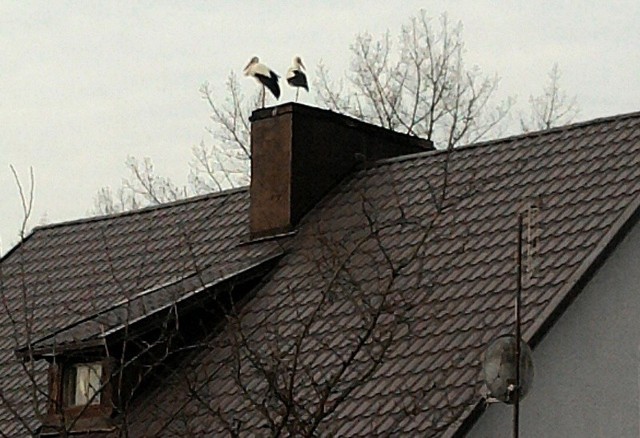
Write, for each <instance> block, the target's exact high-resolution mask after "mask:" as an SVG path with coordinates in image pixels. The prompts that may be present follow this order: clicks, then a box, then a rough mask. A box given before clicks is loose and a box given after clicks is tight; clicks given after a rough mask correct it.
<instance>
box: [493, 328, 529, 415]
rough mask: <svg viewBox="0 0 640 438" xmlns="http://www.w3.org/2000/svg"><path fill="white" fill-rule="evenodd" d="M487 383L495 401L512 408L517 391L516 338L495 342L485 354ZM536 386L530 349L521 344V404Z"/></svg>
mask: <svg viewBox="0 0 640 438" xmlns="http://www.w3.org/2000/svg"><path fill="white" fill-rule="evenodd" d="M482 371H483V373H484V382H485V384H486V385H487V388H488V389H489V393H490V394H491V396H492V397H495V398H497V399H498V400H500V401H502V402H504V403H509V404H513V403H515V401H516V400H515V389H516V338H515V336H512V335H504V336H500V337H499V338H497V339H495V340H494V341H493V342H491V344H489V347H487V350H486V351H485V353H484V361H483V363H482ZM532 382H533V361H532V360H531V349H530V348H529V346H528V345H527V343H526V342H524V341H522V340H520V400H522V399H523V398H524V397H525V396H526V395H527V393H528V392H529V389H531V383H532Z"/></svg>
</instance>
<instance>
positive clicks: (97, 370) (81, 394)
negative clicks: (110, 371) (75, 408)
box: [74, 363, 102, 405]
mask: <svg viewBox="0 0 640 438" xmlns="http://www.w3.org/2000/svg"><path fill="white" fill-rule="evenodd" d="M74 368H75V371H76V372H75V374H76V381H75V387H76V388H75V397H74V404H75V405H86V404H87V403H89V402H91V404H98V403H100V392H99V390H100V378H101V377H102V366H101V365H100V364H99V363H92V364H78V365H75V367H74ZM94 394H95V397H94Z"/></svg>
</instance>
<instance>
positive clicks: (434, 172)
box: [0, 113, 640, 437]
mask: <svg viewBox="0 0 640 438" xmlns="http://www.w3.org/2000/svg"><path fill="white" fill-rule="evenodd" d="M445 168H446V170H447V171H446V172H445ZM445 173H446V175H447V176H446V178H445ZM445 180H446V182H447V185H446V190H445V193H446V199H445V202H444V204H443V206H444V208H443V210H442V211H441V212H438V211H436V208H435V205H436V204H437V202H438V201H437V200H438V199H440V195H441V194H442V188H443V184H444V182H445ZM434 199H435V200H436V202H435V203H434ZM639 200H640V113H635V114H628V115H622V116H617V117H612V118H607V119H599V120H594V121H591V122H586V123H581V124H576V125H572V126H568V127H564V128H559V129H553V130H550V131H545V132H540V133H532V134H529V135H525V136H518V137H512V138H508V139H504V140H498V141H494V142H489V143H485V144H481V145H476V146H472V147H464V148H460V149H458V150H455V151H453V152H451V153H450V154H449V153H446V152H427V153H423V154H418V155H413V156H408V157H404V158H399V159H393V160H386V161H383V162H379V163H377V164H375V165H373V166H370V167H368V168H367V169H364V170H361V171H358V172H357V173H355V174H354V175H353V176H352V177H349V178H347V179H346V180H345V181H343V183H342V184H340V185H339V187H337V188H336V189H335V190H334V191H333V192H332V193H331V194H330V195H329V196H327V197H326V198H325V199H324V200H323V201H322V202H321V203H320V204H319V205H318V206H317V207H316V208H315V209H314V210H312V211H311V213H309V214H308V215H307V216H306V217H305V218H304V220H303V222H302V223H301V225H300V227H299V232H298V234H297V235H296V236H295V237H293V238H291V239H290V240H289V241H288V242H286V250H287V253H286V255H285V256H284V257H283V258H282V260H280V262H279V263H278V265H277V266H276V268H275V269H274V271H273V272H272V274H271V276H270V277H269V278H268V279H267V280H266V281H265V282H264V284H263V285H262V286H261V287H260V288H259V289H258V290H257V291H256V292H255V296H254V297H253V298H252V299H251V300H250V301H248V302H247V303H246V305H245V307H244V309H243V312H244V317H243V319H242V327H243V328H242V334H243V335H246V338H247V340H246V344H243V345H245V346H246V347H247V348H244V349H243V350H242V349H241V350H242V351H241V356H242V355H244V356H243V357H245V358H246V357H248V356H250V355H251V354H254V356H253V357H254V358H255V357H261V358H264V359H270V360H271V362H269V360H267V365H268V366H271V367H276V366H284V367H285V368H286V367H289V368H288V369H292V368H291V367H292V365H291V364H292V361H291V360H292V358H293V357H294V355H293V353H290V352H291V351H294V350H295V344H296V343H295V341H296V340H298V339H300V337H301V336H303V339H302V341H303V342H302V343H301V345H302V347H301V349H300V351H301V353H300V355H298V356H297V357H298V363H297V364H296V367H297V368H296V370H297V374H296V378H295V379H293V381H294V382H295V385H294V386H295V391H294V393H295V394H296V395H297V397H299V398H300V399H301V400H305V403H302V404H303V405H304V406H306V407H307V408H308V409H310V410H311V409H313V408H314V406H317V405H318V399H319V398H318V397H319V393H318V391H319V389H318V388H322V387H323V386H322V385H323V379H326V377H327V376H331V375H335V373H337V372H339V371H340V370H341V369H342V368H341V367H342V366H343V365H344V364H345V363H347V362H348V363H350V364H351V365H350V366H349V367H348V368H347V369H346V370H343V371H344V373H343V374H342V379H340V384H339V385H337V386H334V387H333V389H334V392H332V393H331V394H330V396H329V397H328V399H327V401H326V403H325V404H324V406H325V409H330V408H331V407H332V403H333V402H336V400H337V399H338V398H339V395H340V394H342V393H343V392H345V391H349V392H348V396H346V397H345V400H344V401H341V402H340V403H339V405H337V406H338V407H337V409H335V411H333V413H332V414H331V415H329V416H328V417H327V418H326V420H325V421H323V422H322V423H321V424H320V425H319V428H318V431H319V433H320V434H321V435H323V436H324V435H349V436H374V435H401V434H404V435H413V436H441V435H443V434H445V433H451V432H453V431H455V430H457V429H458V427H459V426H460V424H462V422H463V420H464V419H465V418H466V417H467V416H468V415H469V414H470V413H471V412H472V411H473V410H474V408H475V407H476V406H477V405H478V403H479V402H480V400H481V383H480V372H479V371H480V358H481V354H482V351H483V350H484V348H485V347H486V345H487V343H488V342H490V341H491V340H492V339H494V338H495V337H497V336H499V335H500V334H503V333H506V332H508V331H510V330H511V328H512V322H511V321H512V315H513V310H512V301H513V291H514V288H515V245H516V213H517V212H518V211H524V210H525V209H526V207H527V206H528V205H531V204H535V205H537V206H538V207H539V211H538V214H537V216H536V221H535V224H534V226H532V227H528V228H527V230H526V233H527V236H535V237H536V240H535V241H531V243H530V244H529V245H527V249H528V251H530V254H531V256H530V257H529V256H527V257H525V261H526V267H527V269H529V268H531V269H532V272H529V273H528V274H527V275H528V277H527V279H526V281H525V283H524V293H523V306H524V309H523V320H524V329H525V336H526V338H527V339H534V340H536V339H539V336H540V335H541V334H542V333H543V332H544V330H545V328H546V327H547V326H548V324H549V322H550V321H551V318H552V317H554V316H555V315H556V314H557V311H558V309H561V308H562V307H563V306H565V305H566V304H567V303H568V301H569V300H570V298H571V295H572V293H575V292H576V285H578V284H579V283H580V281H581V280H582V279H584V278H585V275H587V274H588V273H589V271H590V269H591V268H592V267H593V266H594V263H595V262H597V256H598V255H599V254H604V252H605V251H606V250H608V249H610V246H611V245H610V244H611V242H614V241H615V238H616V237H617V236H619V234H620V232H622V231H621V230H623V229H624V227H625V225H627V224H628V223H629V222H630V221H632V220H635V213H636V211H637V210H638V202H639ZM247 204H248V192H247V191H234V192H229V193H226V194H221V195H219V196H210V197H204V198H199V199H196V200H193V201H188V202H184V203H180V204H176V205H174V206H169V207H166V208H158V209H155V210H148V211H145V212H139V213H132V214H129V215H122V216H118V217H114V218H109V219H104V220H89V221H85V222H79V223H76V224H66V225H64V224H63V225H60V226H52V227H45V228H41V229H38V230H36V231H35V232H34V233H33V235H32V236H31V237H30V238H29V239H28V240H27V241H26V242H25V243H24V244H23V245H22V246H20V247H19V248H17V249H16V250H15V251H13V252H12V253H11V254H10V255H9V256H7V257H5V259H4V260H3V262H2V270H3V275H4V283H5V284H4V285H3V293H4V295H5V296H6V297H7V298H5V301H6V302H7V303H8V306H9V309H11V310H12V312H14V314H15V312H23V314H24V307H25V306H23V304H22V303H23V302H24V299H23V298H22V297H21V291H22V290H23V289H24V288H21V287H20V284H21V282H22V279H24V281H25V282H26V284H27V285H28V286H29V287H28V288H27V289H28V290H29V292H30V296H29V297H28V299H27V303H29V305H28V306H27V310H28V311H27V314H29V312H31V311H33V312H35V317H34V318H32V319H29V320H32V321H33V322H34V326H35V329H36V332H37V333H43V334H44V333H46V332H48V331H49V330H50V329H52V328H60V327H62V326H65V325H67V324H68V323H69V322H70V321H71V320H73V319H74V318H81V317H82V316H84V315H87V314H88V313H91V312H94V311H95V310H96V309H100V308H102V307H104V306H105V305H106V304H108V303H109V302H110V301H112V300H113V299H114V297H118V298H121V297H123V296H124V295H125V293H129V291H143V290H147V289H148V288H153V287H155V286H157V285H161V284H165V283H167V282H171V281H174V280H175V279H177V278H181V277H183V276H184V275H186V274H188V273H189V272H192V269H193V267H192V266H191V264H192V262H193V256H192V255H191V254H197V255H198V257H197V260H198V263H200V264H202V265H203V266H210V265H216V264H217V263H225V262H227V261H228V260H227V258H228V257H227V256H226V254H228V253H227V250H228V249H230V248H236V249H238V248H246V249H242V250H239V251H238V252H236V251H235V250H234V251H232V252H231V253H232V254H233V257H232V258H233V259H235V258H236V257H237V259H238V260H240V259H242V260H246V259H247V258H251V257H261V256H264V255H265V254H268V253H270V252H272V251H274V246H275V244H274V243H270V242H264V245H262V244H258V245H246V246H242V245H241V246H238V245H239V243H240V242H241V241H242V239H243V238H244V237H245V236H246V223H247V217H246V216H247ZM185 236H188V237H185ZM185 241H188V242H189V243H190V244H189V245H185ZM187 247H189V248H190V249H187ZM106 254H108V255H109V256H108V257H107V256H106ZM527 254H529V252H528V253H527ZM23 272H24V273H26V274H24V276H23V275H22V273H23ZM114 277H115V278H116V279H117V280H118V281H117V282H116V281H114V280H113V279H114ZM125 291H126V292H125ZM603 293H606V291H603ZM380 303H382V305H380ZM375 310H378V313H375V312H373V313H372V311H375ZM374 313H375V317H376V318H378V319H377V320H376V321H377V324H376V325H375V328H374V330H372V333H371V336H370V337H369V338H368V341H367V342H365V343H364V345H363V346H362V347H361V348H360V349H359V350H358V352H357V354H355V356H354V357H355V359H354V360H353V361H352V362H349V360H348V359H349V357H350V353H353V352H354V351H355V348H356V345H358V340H359V339H361V338H359V336H361V335H362V333H363V327H365V328H366V327H368V324H370V323H371V315H373V314H374ZM2 318H3V319H2V322H1V323H0V329H1V330H2V337H0V342H2V344H1V346H2V347H1V348H2V350H1V353H2V356H1V357H2V368H0V373H2V375H3V376H4V377H2V379H3V380H2V391H3V394H9V395H10V397H11V398H12V399H13V398H15V397H17V396H18V394H19V393H18V391H17V390H18V388H20V387H21V386H22V385H26V383H25V382H24V375H23V374H21V373H22V372H21V371H20V369H19V367H18V366H17V365H12V364H10V363H9V362H10V360H11V358H12V354H13V348H15V347H16V344H20V342H16V341H15V338H14V337H13V336H12V333H13V332H14V331H15V329H16V327H15V325H14V324H12V323H11V320H10V319H9V318H8V317H7V313H6V312H4V311H3V312H2ZM310 318H312V320H313V323H311V324H306V322H309V321H310ZM20 324H21V325H20ZM19 325H20V327H19V328H20V329H23V327H24V324H23V323H19ZM305 327H308V332H307V331H305V330H304V329H305ZM237 333H238V328H237V327H229V328H228V330H227V332H225V333H223V334H222V335H220V336H217V337H215V338H212V339H211V342H209V345H208V346H203V347H202V348H201V350H200V351H198V352H197V353H193V354H192V355H190V356H187V357H185V360H184V364H183V366H180V367H179V369H177V370H176V372H175V373H174V374H173V375H172V376H171V378H170V379H169V381H168V382H167V384H166V385H164V386H163V387H161V388H157V389H155V390H153V391H151V392H149V393H146V394H144V395H143V396H141V397H140V398H139V400H138V401H137V402H136V403H137V408H136V409H134V411H133V412H131V413H130V414H129V418H130V419H131V425H130V433H132V434H133V436H156V435H159V436H203V437H204V436H214V435H215V434H216V433H223V432H224V431H225V430H228V428H232V429H234V430H236V429H237V430H238V431H240V432H250V431H251V432H253V433H254V434H255V435H257V436H261V435H263V431H264V430H263V429H260V427H262V426H264V424H265V416H264V415H263V413H262V407H263V406H272V407H274V409H277V407H278V402H277V400H275V401H274V400H273V394H269V392H268V391H267V390H266V386H265V383H264V376H262V375H261V372H260V371H259V370H257V369H256V368H255V367H252V366H250V365H247V363H248V361H246V360H245V361H243V362H242V366H241V367H240V369H238V367H237V366H236V364H237V362H236V356H237V354H236V353H237V352H238V349H237V348H235V347H234V342H236V341H234V340H237ZM288 352H289V353H288ZM372 358H373V359H372ZM376 358H380V359H379V366H377V367H375V368H370V364H371V363H373V362H375V359H376ZM276 362H277V363H276ZM239 383H240V384H239ZM351 384H353V385H352V386H350V385H351ZM328 385H329V384H328V383H326V384H325V387H326V386H328ZM314 388H315V389H314ZM244 389H247V390H250V393H251V394H255V396H254V397H252V398H250V397H247V396H246V395H245V394H243V390H244ZM20 397H22V399H21V403H22V404H21V405H19V407H20V409H21V410H24V409H27V406H28V398H27V395H26V394H23V395H20ZM270 404H271V405H270ZM2 405H3V406H4V403H2ZM298 414H299V415H300V416H301V417H304V416H305V415H307V413H304V412H302V413H298ZM18 428H19V424H18V422H17V421H16V420H15V419H13V417H12V415H11V413H10V412H8V411H7V410H6V408H5V409H2V410H0V430H2V431H3V432H5V433H7V434H14V433H16V430H18Z"/></svg>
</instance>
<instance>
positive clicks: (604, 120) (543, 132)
mask: <svg viewBox="0 0 640 438" xmlns="http://www.w3.org/2000/svg"><path fill="white" fill-rule="evenodd" d="M632 118H640V111H634V112H631V113H622V114H617V115H615V116H605V117H597V118H595V119H589V120H583V121H580V122H575V123H570V124H568V125H562V126H555V127H553V128H549V129H541V130H538V131H531V132H524V133H521V134H513V135H508V136H506V137H500V138H496V139H491V140H484V141H479V142H476V143H469V144H465V145H461V146H457V147H455V148H453V152H456V151H466V150H469V149H475V148H479V147H487V146H496V145H499V144H501V143H511V142H513V141H516V140H521V139H525V138H535V137H540V136H543V135H551V134H556V133H559V132H565V131H572V130H574V129H581V128H585V127H588V126H594V125H599V124H603V123H611V122H614V121H620V120H626V119H632ZM447 151H448V150H447V149H435V150H430V151H425V152H417V153H415V154H407V155H401V156H398V157H391V158H383V159H381V160H376V161H373V162H371V163H368V164H367V166H366V167H363V168H366V169H371V168H374V167H378V166H384V165H386V164H392V163H398V162H402V161H408V160H413V159H416V158H422V157H428V156H430V155H439V154H444V153H446V152H447Z"/></svg>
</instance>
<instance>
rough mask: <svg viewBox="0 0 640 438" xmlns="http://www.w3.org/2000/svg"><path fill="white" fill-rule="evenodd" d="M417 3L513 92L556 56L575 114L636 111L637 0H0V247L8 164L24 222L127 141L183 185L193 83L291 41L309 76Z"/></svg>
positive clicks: (199, 115)
mask: <svg viewBox="0 0 640 438" xmlns="http://www.w3.org/2000/svg"><path fill="white" fill-rule="evenodd" d="M280 5H282V6H280ZM420 8H424V9H425V10H426V11H427V12H428V14H429V15H431V16H434V17H437V16H439V15H440V14H441V13H442V12H445V11H446V12H448V14H449V16H450V18H451V19H452V20H453V21H458V20H460V21H462V22H463V24H464V32H463V37H464V40H465V42H466V47H467V50H468V52H467V54H466V58H465V60H466V62H467V64H468V65H473V64H477V65H478V66H479V67H480V68H481V69H482V70H483V72H485V73H487V74H493V73H497V74H499V75H500V77H501V78H502V79H501V82H500V93H501V95H503V96H506V95H513V96H516V97H517V98H518V104H520V105H525V104H526V103H527V100H528V96H529V95H530V94H532V93H534V94H536V93H540V92H541V89H542V87H543V85H544V83H545V79H546V74H547V72H548V71H549V70H550V68H551V67H552V65H553V63H554V62H558V63H559V65H560V68H561V70H562V72H563V77H562V85H563V87H564V89H565V91H566V92H567V93H569V94H571V95H576V96H577V99H578V103H579V105H580V107H581V113H580V116H579V119H580V120H584V119H591V118H595V117H600V116H608V115H614V114H619V113H625V112H632V111H636V110H640V81H639V80H638V75H639V72H640V50H639V49H638V44H639V43H640V30H639V29H640V26H639V25H638V24H639V23H640V2H639V1H637V0H629V1H612V2H603V1H599V0H598V1H595V0H592V1H586V0H584V1H580V2H578V1H575V2H570V1H559V0H555V1H535V2H531V1H520V2H517V1H503V2H499V1H482V0H470V1H450V2H444V1H424V0H423V1H409V0H396V1H392V0H382V1H348V2H347V1H338V0H331V1H316V2H310V1H308V2H305V1H298V2H275V1H272V2H267V1H264V0H260V1H242V2H240V1H206V2H205V1H131V0H127V1H114V0H109V1H55V2H52V1H29V0H19V1H9V0H0V239H1V242H2V244H1V248H2V249H1V251H0V252H1V253H4V252H6V251H7V250H8V249H9V248H10V247H11V246H12V245H13V244H15V243H16V241H17V232H18V229H19V225H20V215H21V208H20V200H19V197H18V193H17V189H16V186H15V184H14V182H13V178H12V175H11V172H10V169H9V164H13V165H14V166H15V167H16V168H17V170H18V172H19V173H20V175H21V177H22V178H23V180H24V182H26V180H27V175H28V169H29V166H33V168H34V171H35V177H36V197H35V211H34V214H33V218H32V219H31V222H30V225H31V226H35V225H38V224H39V223H40V222H42V221H46V222H47V223H53V222H59V221H64V220H69V219H76V218H81V217H83V216H86V215H87V212H88V211H89V210H90V209H91V207H92V206H93V196H94V195H95V193H96V191H97V190H98V189H99V188H100V187H102V186H105V185H111V186H112V187H114V188H115V187H117V186H119V184H120V181H121V179H122V177H124V176H126V169H125V167H124V164H123V163H124V161H125V159H126V157H127V156H128V155H134V156H136V157H140V158H142V157H145V156H149V157H151V158H152V159H153V160H154V162H155V164H156V169H157V171H158V173H160V174H164V175H168V176H170V177H172V178H174V179H175V180H176V181H177V182H179V183H182V184H184V182H185V179H186V174H187V170H188V161H189V157H190V149H191V147H192V146H193V145H195V144H197V143H199V142H200V140H201V139H203V138H205V137H206V133H205V131H204V127H205V126H208V125H209V122H208V112H207V107H206V105H205V104H204V102H202V100H201V99H200V95H199V93H198V88H199V87H200V85H201V84H202V83H203V82H205V81H208V82H209V83H210V84H211V85H212V87H213V88H214V89H216V90H220V91H222V90H223V89H224V88H223V87H224V81H225V79H226V78H227V76H228V74H229V72H230V71H231V70H235V71H236V72H240V70H241V69H242V67H243V66H244V65H245V64H246V62H247V61H248V60H249V58H250V57H251V56H253V55H259V56H260V57H261V60H263V61H264V62H265V63H266V64H268V65H269V66H270V67H272V68H273V69H274V70H276V71H278V72H280V73H281V74H282V73H284V72H286V69H287V67H288V66H289V64H290V61H291V57H292V56H293V55H295V54H300V55H301V56H302V57H303V60H304V61H305V62H306V64H307V66H308V67H310V74H311V75H312V74H313V71H314V70H315V66H316V64H317V62H318V61H319V60H320V59H322V60H323V61H324V63H325V64H326V65H327V67H328V68H329V69H330V71H331V73H332V75H333V76H334V77H335V76H340V75H342V74H343V73H344V71H345V69H346V68H347V67H348V64H349V45H350V43H351V42H352V41H353V39H354V37H355V35H356V34H357V33H359V32H363V31H369V32H371V33H373V34H374V35H380V34H382V33H384V32H385V31H386V30H390V31H391V32H392V34H394V35H397V33H398V31H399V29H400V27H401V25H402V24H404V23H406V22H407V21H408V19H409V17H411V16H412V15H416V14H417V13H418V11H419V9H420ZM311 80H312V78H311ZM242 83H243V86H244V87H245V90H247V91H248V92H251V91H252V90H253V89H254V88H255V86H256V84H255V83H254V82H253V81H251V80H249V79H245V78H242ZM292 96H293V94H292V93H291V92H290V91H289V90H285V93H284V95H283V97H282V98H281V102H282V101H287V100H291V98H292ZM305 99H306V101H307V102H308V103H313V100H312V98H310V97H305Z"/></svg>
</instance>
